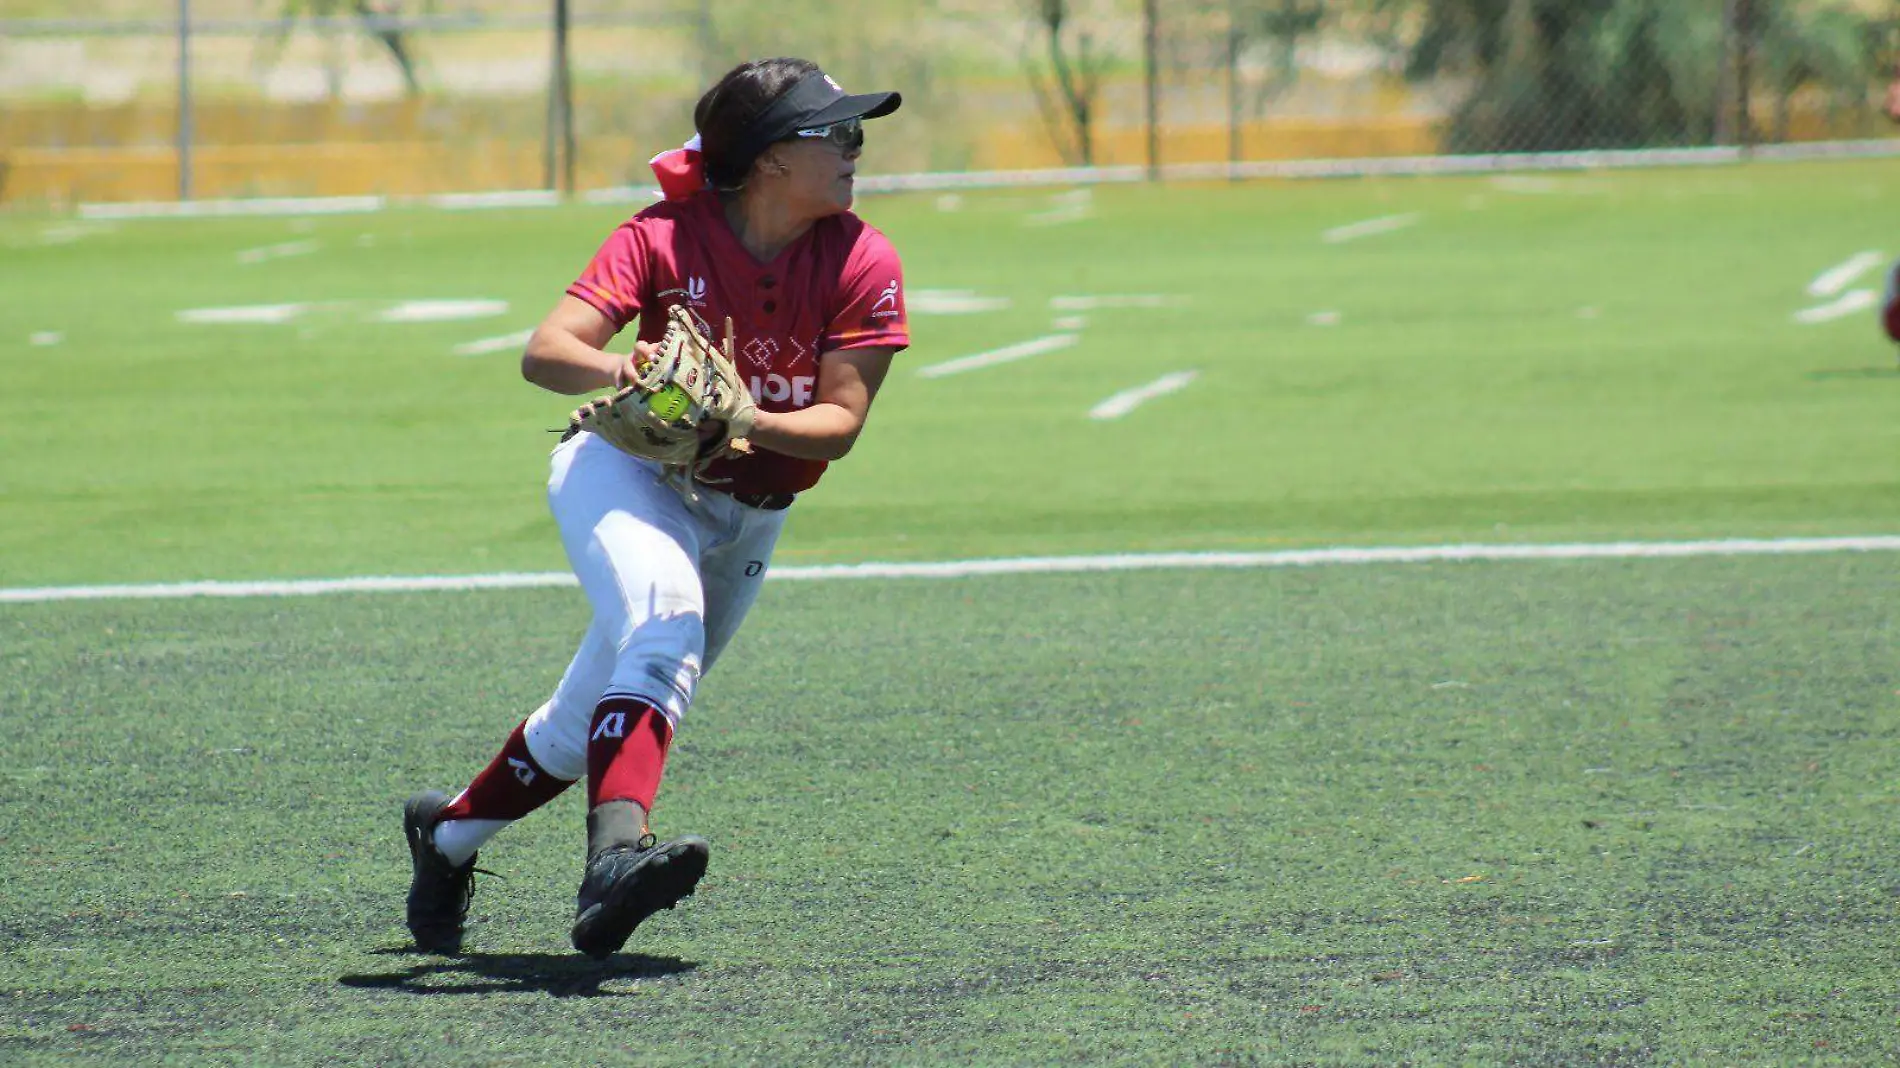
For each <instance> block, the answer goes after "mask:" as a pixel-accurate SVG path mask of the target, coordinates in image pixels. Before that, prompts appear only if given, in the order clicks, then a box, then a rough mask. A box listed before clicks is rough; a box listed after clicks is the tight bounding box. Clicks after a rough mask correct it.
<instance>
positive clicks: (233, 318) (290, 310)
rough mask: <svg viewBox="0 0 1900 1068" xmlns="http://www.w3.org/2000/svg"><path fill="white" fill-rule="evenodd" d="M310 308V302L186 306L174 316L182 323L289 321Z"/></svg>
mask: <svg viewBox="0 0 1900 1068" xmlns="http://www.w3.org/2000/svg"><path fill="white" fill-rule="evenodd" d="M309 310H310V305H308V304H238V305H233V306H231V307H228V308H186V309H185V310H183V311H180V312H176V313H174V315H173V317H174V318H176V319H177V320H178V321H179V322H181V323H287V322H290V321H291V320H292V319H295V318H297V317H298V316H300V315H302V314H303V313H304V312H306V311H309Z"/></svg>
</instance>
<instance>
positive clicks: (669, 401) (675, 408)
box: [647, 386, 692, 423]
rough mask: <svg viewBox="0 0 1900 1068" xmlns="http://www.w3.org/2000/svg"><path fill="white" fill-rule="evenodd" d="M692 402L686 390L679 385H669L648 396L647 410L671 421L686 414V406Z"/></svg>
mask: <svg viewBox="0 0 1900 1068" xmlns="http://www.w3.org/2000/svg"><path fill="white" fill-rule="evenodd" d="M691 403H692V400H691V398H689V397H687V396H686V391H685V390H683V389H681V388H679V387H678V386H667V387H666V388H664V389H662V390H659V391H658V392H656V393H654V394H653V395H652V396H651V397H648V398H647V411H650V412H652V413H653V414H654V415H657V416H659V417H660V418H662V419H664V420H666V421H667V422H669V423H671V422H673V421H674V420H676V419H678V418H679V417H680V416H682V415H685V414H686V408H687V406H688V405H690V404H691Z"/></svg>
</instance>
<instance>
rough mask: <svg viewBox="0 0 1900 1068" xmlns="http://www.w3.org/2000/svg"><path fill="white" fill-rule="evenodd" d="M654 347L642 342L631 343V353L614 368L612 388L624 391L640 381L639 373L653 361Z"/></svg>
mask: <svg viewBox="0 0 1900 1068" xmlns="http://www.w3.org/2000/svg"><path fill="white" fill-rule="evenodd" d="M653 353H654V346H652V345H649V344H647V343H646V342H644V341H636V342H634V343H633V351H632V352H630V353H628V354H627V358H626V359H624V360H621V361H620V363H619V365H618V366H616V367H615V368H614V388H615V389H626V388H627V387H628V386H631V385H633V384H634V383H636V382H638V381H640V373H641V371H643V370H644V369H645V368H646V365H647V364H649V363H651V362H652V361H653Z"/></svg>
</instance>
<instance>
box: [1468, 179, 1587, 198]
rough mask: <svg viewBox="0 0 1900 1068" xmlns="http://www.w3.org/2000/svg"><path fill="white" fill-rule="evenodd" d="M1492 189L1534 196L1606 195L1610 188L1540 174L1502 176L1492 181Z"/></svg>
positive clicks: (1584, 181)
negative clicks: (1566, 194)
mask: <svg viewBox="0 0 1900 1068" xmlns="http://www.w3.org/2000/svg"><path fill="white" fill-rule="evenodd" d="M1491 188H1493V189H1496V190H1498V191H1499V192H1501V193H1525V194H1529V195H1532V196H1537V195H1549V194H1552V193H1572V194H1591V193H1605V192H1608V191H1609V187H1608V186H1607V185H1605V184H1603V183H1602V182H1593V181H1589V180H1587V179H1582V178H1551V177H1549V176H1547V175H1538V174H1500V175H1498V176H1496V177H1494V178H1492V179H1491Z"/></svg>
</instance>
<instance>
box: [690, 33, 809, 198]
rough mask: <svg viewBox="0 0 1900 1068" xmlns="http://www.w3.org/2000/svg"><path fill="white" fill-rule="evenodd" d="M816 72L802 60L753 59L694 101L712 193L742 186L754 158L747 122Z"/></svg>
mask: <svg viewBox="0 0 1900 1068" xmlns="http://www.w3.org/2000/svg"><path fill="white" fill-rule="evenodd" d="M817 69H818V64H816V63H813V62H811V61H810V60H805V59H791V58H788V57H783V56H781V57H779V58H777V59H755V60H752V61H751V62H749V63H741V64H739V65H738V66H736V67H734V68H732V69H731V70H729V71H727V72H726V76H725V77H723V78H721V79H719V81H718V82H717V83H716V84H715V85H714V86H713V87H712V88H711V89H708V90H706V95H705V96H702V97H700V98H699V105H698V106H697V107H695V108H693V126H694V127H695V128H696V129H697V130H698V131H699V142H700V154H701V158H703V159H704V160H705V164H706V179H707V181H709V182H711V183H712V187H713V188H714V189H717V190H719V191H721V192H728V193H729V192H732V191H734V190H737V189H739V188H740V187H741V186H744V185H745V180H746V175H747V174H748V173H749V172H750V171H751V170H752V160H753V159H754V158H755V157H756V156H757V155H758V152H757V151H756V150H754V151H748V148H747V143H748V141H749V138H748V137H747V134H748V133H749V132H750V131H751V128H752V124H753V123H754V122H756V121H757V120H758V118H759V116H760V115H763V114H765V109H766V108H768V107H770V106H771V105H772V101H774V100H777V99H778V98H779V97H781V96H783V95H785V92H786V91H787V90H789V89H790V88H791V87H792V86H794V85H796V84H798V80H799V79H800V78H803V77H804V76H806V75H807V74H810V73H812V72H813V71H816V70H817Z"/></svg>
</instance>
